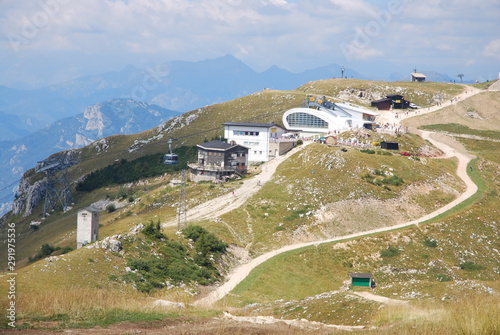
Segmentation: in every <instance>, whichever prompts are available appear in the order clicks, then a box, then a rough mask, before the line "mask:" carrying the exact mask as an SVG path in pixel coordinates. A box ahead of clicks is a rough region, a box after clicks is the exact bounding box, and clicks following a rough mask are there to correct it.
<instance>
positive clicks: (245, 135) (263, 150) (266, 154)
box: [224, 122, 293, 163]
mask: <svg viewBox="0 0 500 335" xmlns="http://www.w3.org/2000/svg"><path fill="white" fill-rule="evenodd" d="M285 132H286V130H285V129H284V128H283V127H281V126H278V125H277V124H274V123H240V122H226V123H224V138H226V139H227V141H228V142H231V141H234V142H235V143H237V144H239V145H242V146H244V147H247V148H249V149H248V162H249V163H255V162H267V161H268V160H270V159H272V158H274V157H276V156H278V155H280V154H282V152H283V149H280V146H279V145H278V142H279V139H280V138H281V136H282V135H283V134H284V133H285ZM292 147H293V146H292Z"/></svg>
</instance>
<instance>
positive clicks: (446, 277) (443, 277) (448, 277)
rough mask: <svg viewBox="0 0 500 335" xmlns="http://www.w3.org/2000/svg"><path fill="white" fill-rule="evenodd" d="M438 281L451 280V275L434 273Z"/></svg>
mask: <svg viewBox="0 0 500 335" xmlns="http://www.w3.org/2000/svg"><path fill="white" fill-rule="evenodd" d="M436 278H437V280H438V281H451V277H450V276H448V275H445V274H438V275H436Z"/></svg>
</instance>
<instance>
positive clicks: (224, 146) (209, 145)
mask: <svg viewBox="0 0 500 335" xmlns="http://www.w3.org/2000/svg"><path fill="white" fill-rule="evenodd" d="M197 147H199V148H203V149H211V150H221V151H226V150H228V149H231V148H234V147H242V148H245V149H248V148H247V147H245V146H243V145H240V144H230V143H226V142H222V141H219V140H214V141H210V142H205V143H202V144H198V145H197Z"/></svg>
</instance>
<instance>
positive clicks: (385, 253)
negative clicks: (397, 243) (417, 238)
mask: <svg viewBox="0 0 500 335" xmlns="http://www.w3.org/2000/svg"><path fill="white" fill-rule="evenodd" d="M397 255H399V249H398V248H396V247H393V246H388V247H387V249H385V250H382V251H381V252H380V257H382V258H387V257H394V256H397Z"/></svg>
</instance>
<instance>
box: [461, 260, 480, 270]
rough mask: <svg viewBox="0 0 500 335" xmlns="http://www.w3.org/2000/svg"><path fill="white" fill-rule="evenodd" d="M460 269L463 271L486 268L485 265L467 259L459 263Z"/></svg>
mask: <svg viewBox="0 0 500 335" xmlns="http://www.w3.org/2000/svg"><path fill="white" fill-rule="evenodd" d="M460 269H462V270H465V271H479V270H484V269H486V267H485V266H483V265H480V264H476V263H474V262H470V261H467V262H464V263H462V264H460Z"/></svg>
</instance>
